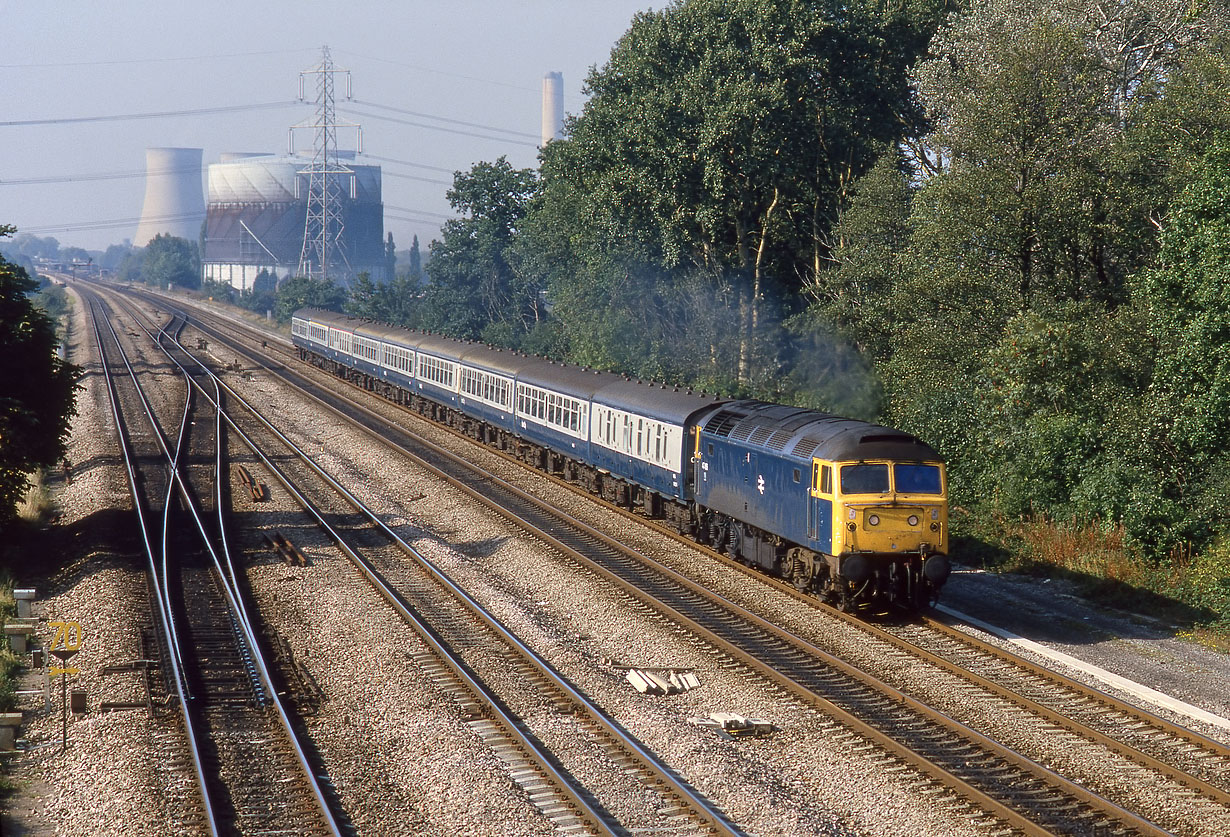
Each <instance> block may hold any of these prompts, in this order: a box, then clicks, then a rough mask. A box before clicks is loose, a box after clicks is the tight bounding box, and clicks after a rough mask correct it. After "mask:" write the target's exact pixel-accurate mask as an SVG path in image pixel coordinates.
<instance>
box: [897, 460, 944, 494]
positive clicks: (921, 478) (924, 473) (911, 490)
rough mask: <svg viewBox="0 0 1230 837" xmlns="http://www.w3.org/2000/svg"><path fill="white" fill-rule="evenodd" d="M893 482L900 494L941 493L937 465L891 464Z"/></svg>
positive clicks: (941, 485) (941, 486)
mask: <svg viewBox="0 0 1230 837" xmlns="http://www.w3.org/2000/svg"><path fill="white" fill-rule="evenodd" d="M893 483H894V484H895V485H896V487H897V491H899V492H901V493H902V494H943V493H944V488H943V483H942V481H941V480H940V466H938V465H910V464H905V463H897V464H896V465H893Z"/></svg>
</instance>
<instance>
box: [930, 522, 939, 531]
mask: <svg viewBox="0 0 1230 837" xmlns="http://www.w3.org/2000/svg"><path fill="white" fill-rule="evenodd" d="M939 530H940V524H938V523H932V524H931V531H932V532H938V531H939Z"/></svg>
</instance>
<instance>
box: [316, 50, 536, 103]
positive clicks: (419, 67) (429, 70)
mask: <svg viewBox="0 0 1230 837" xmlns="http://www.w3.org/2000/svg"><path fill="white" fill-rule="evenodd" d="M338 53H339V54H341V55H350V56H352V57H354V58H360V59H362V60H364V61H378V62H380V63H381V64H392V65H393V66H394V67H404V68H406V69H408V70H418V71H419V72H422V73H432V74H434V75H438V76H448V77H449V78H463V79H465V80H466V81H477V82H479V83H481V84H490V85H493V86H495V87H507V88H509V89H511V90H521V91H524V92H526V93H533V92H534V88H532V87H523V86H522V85H520V84H509V83H508V82H506V81H495V80H494V79H489V78H479V77H478V76H467V75H463V74H461V73H449V72H445V71H444V70H436V69H433V68H431V67H424V66H423V65H422V64H407V63H406V62H404V61H390V60H389V59H387V58H377V57H376V56H374V55H366V54H361V53H353V52H345V51H344V50H338Z"/></svg>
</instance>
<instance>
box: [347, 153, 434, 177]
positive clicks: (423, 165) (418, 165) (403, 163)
mask: <svg viewBox="0 0 1230 837" xmlns="http://www.w3.org/2000/svg"><path fill="white" fill-rule="evenodd" d="M363 156H364V157H366V158H367V159H368V160H378V161H380V162H381V163H394V164H396V165H399V166H412V167H413V168H416V169H427V170H428V171H439V172H444V173H445V174H456V173H457V170H456V169H448V168H445V167H444V166H429V165H427V164H426V163H411V162H410V161H408V160H395V159H393V158H392V157H381V156H380V155H378V154H368V153H367V152H366V151H365V152H363Z"/></svg>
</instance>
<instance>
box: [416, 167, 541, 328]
mask: <svg viewBox="0 0 1230 837" xmlns="http://www.w3.org/2000/svg"><path fill="white" fill-rule="evenodd" d="M536 185H537V178H536V176H535V174H534V172H533V170H531V169H514V168H513V167H512V166H511V165H510V164H509V163H508V160H507V159H505V158H504V157H500V158H499V159H498V160H496V161H495V162H494V163H478V164H476V165H475V166H474V167H473V168H472V169H471V170H470V171H469V172H464V173H463V172H458V173H457V175H456V176H455V177H454V179H453V187H452V188H451V189H450V190H449V191H448V200H449V203H450V204H451V205H452V207H453V209H455V210H456V211H457V212H459V213H462V214H463V216H464V217H462V218H459V219H454V220H450V221H447V222H446V223H445V225H444V231H443V239H442V240H440V241H433V242H432V245H431V261H430V263H429V264H428V267H427V272H428V275H429V276H430V278H431V281H430V283H429V284H428V286H427V289H426V295H425V298H424V300H423V315H422V323H423V326H424V327H426V328H429V329H433V330H438V331H443V332H445V333H448V334H450V335H452V336H454V337H463V338H471V339H473V338H477V337H479V336H481V335H482V333H483V331H484V329H486V328H487V327H488V326H490V325H493V324H505V325H507V326H509V327H511V331H512V333H521V334H524V333H525V332H528V331H529V330H530V329H531V328H532V327H533V325H534V323H536V322H537V321H538V320H539V319H540V318H541V317H542V315H543V312H542V308H541V302H540V297H539V287H538V285H537V284H535V283H533V282H527V281H525V280H523V278H522V276H521V275H520V274H518V273H517V272H516V271H515V270H514V269H513V266H512V265H511V264H510V263H509V255H510V248H511V244H512V242H513V239H514V237H515V236H516V233H517V228H518V224H519V222H520V220H521V218H522V216H524V215H525V212H526V208H527V206H528V202H529V199H530V196H531V195H532V194H533V193H534V190H535V188H536Z"/></svg>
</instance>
